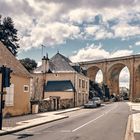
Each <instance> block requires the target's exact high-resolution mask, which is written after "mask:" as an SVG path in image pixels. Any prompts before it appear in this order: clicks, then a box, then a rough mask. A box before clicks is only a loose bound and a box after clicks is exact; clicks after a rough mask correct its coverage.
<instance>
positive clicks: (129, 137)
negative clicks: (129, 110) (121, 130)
mask: <svg viewBox="0 0 140 140" xmlns="http://www.w3.org/2000/svg"><path fill="white" fill-rule="evenodd" d="M124 140H135V138H134V133H133V119H132V115H129V117H128V121H127V126H126V132H125V138H124Z"/></svg>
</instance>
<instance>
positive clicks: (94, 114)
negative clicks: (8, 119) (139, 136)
mask: <svg viewBox="0 0 140 140" xmlns="http://www.w3.org/2000/svg"><path fill="white" fill-rule="evenodd" d="M129 114H130V110H129V106H128V105H127V103H125V102H115V103H111V104H106V105H102V106H101V107H99V108H95V109H81V110H78V111H74V112H68V113H65V115H68V116H69V118H67V119H63V120H59V121H56V122H51V123H48V124H45V125H40V126H37V127H34V128H30V129H26V130H23V131H20V132H18V133H13V134H9V135H5V136H0V140H16V139H23V140H46V139H47V140H124V137H125V132H126V126H127V120H128V115H129Z"/></svg>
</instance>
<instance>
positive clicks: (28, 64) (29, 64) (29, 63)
mask: <svg viewBox="0 0 140 140" xmlns="http://www.w3.org/2000/svg"><path fill="white" fill-rule="evenodd" d="M20 62H21V64H22V65H23V66H24V67H25V68H26V69H27V70H28V71H29V72H31V71H33V70H34V69H35V68H36V67H37V63H36V61H35V60H33V59H30V58H24V59H21V60H20Z"/></svg>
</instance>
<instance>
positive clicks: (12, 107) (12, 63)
mask: <svg viewBox="0 0 140 140" xmlns="http://www.w3.org/2000/svg"><path fill="white" fill-rule="evenodd" d="M2 65H4V66H5V67H8V68H10V69H11V70H12V73H11V75H10V76H11V79H10V83H11V85H10V87H7V88H5V89H4V90H5V91H6V94H5V95H4V100H5V107H4V109H3V114H4V116H17V115H23V114H28V113H29V112H30V94H31V93H30V90H31V89H30V84H31V79H32V78H31V75H30V73H29V72H28V71H27V70H26V69H25V68H24V66H23V65H22V64H21V63H20V62H19V61H18V60H17V59H16V58H15V56H13V54H12V53H11V52H10V51H9V50H8V49H7V48H6V47H5V46H4V45H3V44H2V43H1V42H0V67H1V66H2ZM0 75H1V74H0ZM1 80H2V79H1V76H0V86H1V83H2V81H1Z"/></svg>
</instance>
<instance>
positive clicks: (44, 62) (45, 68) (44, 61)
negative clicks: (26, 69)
mask: <svg viewBox="0 0 140 140" xmlns="http://www.w3.org/2000/svg"><path fill="white" fill-rule="evenodd" d="M42 66H43V70H42V72H43V73H46V72H48V71H49V58H48V54H46V56H44V57H43V58H42Z"/></svg>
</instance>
